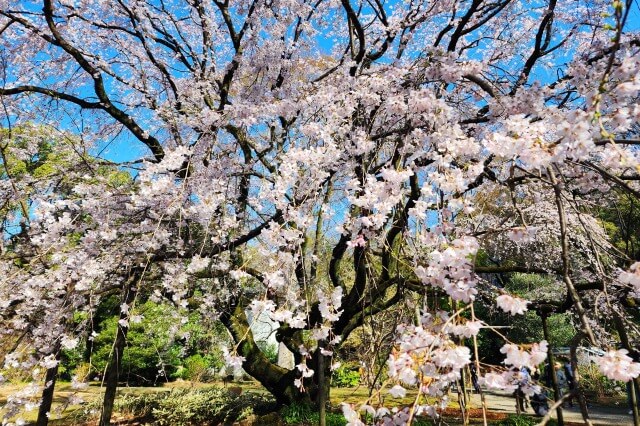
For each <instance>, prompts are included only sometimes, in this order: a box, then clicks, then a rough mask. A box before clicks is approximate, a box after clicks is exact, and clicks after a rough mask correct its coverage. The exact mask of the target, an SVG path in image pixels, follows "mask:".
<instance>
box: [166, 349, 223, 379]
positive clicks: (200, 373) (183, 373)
mask: <svg viewBox="0 0 640 426" xmlns="http://www.w3.org/2000/svg"><path fill="white" fill-rule="evenodd" d="M216 365H217V359H216V358H215V357H212V356H210V355H205V356H203V355H201V354H195V355H191V356H189V357H187V358H185V359H184V362H183V365H181V366H179V367H178V368H177V369H176V372H175V373H174V374H173V375H172V376H171V377H172V378H174V379H185V380H192V381H194V382H209V381H212V380H213V376H214V375H213V372H214V370H215V368H216Z"/></svg>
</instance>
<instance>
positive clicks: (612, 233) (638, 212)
mask: <svg viewBox="0 0 640 426" xmlns="http://www.w3.org/2000/svg"><path fill="white" fill-rule="evenodd" d="M599 216H600V220H601V223H602V225H603V227H604V229H605V231H606V232H607V234H608V235H609V237H610V238H611V241H612V242H613V244H614V245H615V246H616V247H617V248H618V249H620V250H621V251H622V252H624V253H625V254H626V255H627V257H629V258H630V259H639V258H640V203H639V202H638V200H637V198H635V197H633V196H632V195H629V194H625V193H619V194H617V196H616V197H615V198H614V200H613V201H612V202H611V203H609V204H608V205H607V208H601V209H600V211H599Z"/></svg>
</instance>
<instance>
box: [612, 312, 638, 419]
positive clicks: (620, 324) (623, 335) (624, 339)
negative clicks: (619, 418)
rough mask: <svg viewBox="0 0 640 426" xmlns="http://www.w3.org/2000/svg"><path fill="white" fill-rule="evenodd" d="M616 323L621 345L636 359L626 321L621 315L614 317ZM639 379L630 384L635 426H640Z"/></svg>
mask: <svg viewBox="0 0 640 426" xmlns="http://www.w3.org/2000/svg"><path fill="white" fill-rule="evenodd" d="M613 318H614V322H615V324H616V328H617V330H618V335H619V336H620V343H622V347H623V348H625V349H626V350H628V351H629V355H630V356H631V357H632V358H634V359H635V356H634V355H635V350H634V349H633V348H632V347H631V345H630V344H629V336H628V335H627V330H626V328H625V325H624V321H623V320H622V317H620V315H617V314H616V315H614V317H613ZM639 383H640V380H639V378H636V379H634V380H632V381H631V382H630V383H629V386H630V387H629V397H630V400H631V413H632V414H633V425H634V426H640V412H639V410H638V394H637V393H636V389H640V385H638V384H639Z"/></svg>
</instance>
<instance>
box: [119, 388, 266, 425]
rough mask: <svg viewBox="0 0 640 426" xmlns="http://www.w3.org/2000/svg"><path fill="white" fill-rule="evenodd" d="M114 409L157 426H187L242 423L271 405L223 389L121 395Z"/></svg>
mask: <svg viewBox="0 0 640 426" xmlns="http://www.w3.org/2000/svg"><path fill="white" fill-rule="evenodd" d="M115 408H116V411H118V412H120V413H124V414H129V415H132V416H135V417H139V418H144V419H145V420H147V421H149V422H151V423H153V424H154V425H158V426H170V425H172V426H173V425H175V426H188V425H195V424H198V425H209V424H219V423H225V424H226V423H229V422H234V421H238V420H242V419H245V418H247V417H248V416H250V415H252V414H254V413H266V412H269V411H272V410H274V409H275V403H274V402H273V400H271V399H269V398H268V397H266V396H264V395H258V394H255V393H246V394H241V395H235V394H233V393H230V392H228V391H227V390H226V389H224V388H218V387H212V388H205V389H180V390H172V391H170V392H158V393H151V394H138V395H123V396H121V397H119V398H118V399H117V400H116V406H115Z"/></svg>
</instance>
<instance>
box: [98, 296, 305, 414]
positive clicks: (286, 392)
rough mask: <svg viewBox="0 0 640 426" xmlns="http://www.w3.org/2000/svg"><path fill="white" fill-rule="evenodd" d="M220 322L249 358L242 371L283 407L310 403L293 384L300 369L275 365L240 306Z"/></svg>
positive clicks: (246, 358)
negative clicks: (263, 348) (257, 340)
mask: <svg viewBox="0 0 640 426" xmlns="http://www.w3.org/2000/svg"><path fill="white" fill-rule="evenodd" d="M220 321H221V322H222V324H223V325H224V326H225V327H226V328H227V330H229V332H230V333H231V336H232V337H233V340H234V341H235V343H236V348H237V352H238V354H239V355H240V356H243V357H244V358H245V360H244V362H243V363H242V368H243V369H244V370H245V371H246V372H247V373H248V374H249V375H250V376H251V377H253V378H254V379H256V380H257V381H259V382H260V384H262V386H264V387H265V388H266V389H267V390H268V391H269V393H271V394H272V395H273V396H274V397H275V398H276V403H277V404H278V405H279V406H283V405H291V404H292V403H294V402H305V403H307V404H308V403H309V402H310V398H309V394H308V393H301V392H300V391H299V390H298V389H297V388H296V387H295V386H294V384H293V381H294V380H295V379H296V377H297V370H296V369H295V368H294V369H293V370H288V369H286V368H283V367H280V366H278V365H277V364H273V363H271V362H270V361H269V360H268V359H267V357H266V356H265V355H264V354H263V353H262V351H261V350H260V348H258V345H256V342H255V340H254V339H253V333H252V332H251V329H250V327H249V323H248V321H247V316H246V314H245V312H244V309H243V308H242V306H241V305H240V304H235V306H231V309H229V310H227V311H225V312H223V314H222V315H221V316H220ZM101 426H102V425H101Z"/></svg>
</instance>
